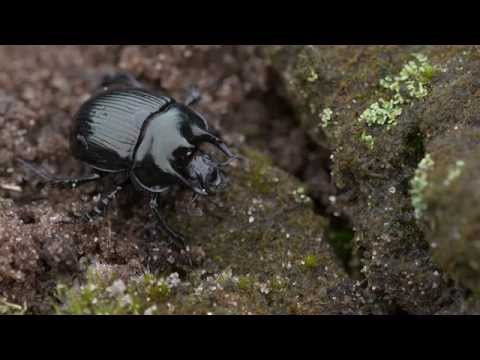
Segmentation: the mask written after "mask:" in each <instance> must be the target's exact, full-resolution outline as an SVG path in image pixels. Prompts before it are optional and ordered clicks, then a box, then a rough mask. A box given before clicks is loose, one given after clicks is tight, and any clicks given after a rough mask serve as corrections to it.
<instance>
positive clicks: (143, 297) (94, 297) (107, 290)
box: [56, 267, 179, 315]
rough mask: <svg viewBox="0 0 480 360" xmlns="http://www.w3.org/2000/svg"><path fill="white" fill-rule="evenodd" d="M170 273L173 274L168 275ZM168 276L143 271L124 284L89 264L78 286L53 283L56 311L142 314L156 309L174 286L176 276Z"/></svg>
mask: <svg viewBox="0 0 480 360" xmlns="http://www.w3.org/2000/svg"><path fill="white" fill-rule="evenodd" d="M172 275H174V276H172ZM172 275H170V277H169V278H164V277H157V276H154V275H152V274H149V273H147V274H144V275H143V276H141V277H140V278H137V279H132V280H131V281H130V282H129V283H128V284H125V283H124V282H123V281H122V280H120V279H118V278H116V275H115V274H109V275H108V276H105V275H101V274H99V273H98V272H97V271H96V270H95V269H94V268H93V267H91V268H90V269H89V270H88V273H87V281H86V283H85V284H84V285H82V286H77V287H75V286H74V287H70V286H67V285H64V284H59V285H58V286H57V297H58V298H59V299H60V300H61V305H59V306H57V307H56V313H57V314H73V315H80V314H94V315H111V314H113V315H114V314H144V313H145V312H147V313H149V312H152V311H153V309H157V308H158V305H159V304H161V303H163V302H165V300H166V299H168V298H169V296H170V295H171V292H172V288H173V287H174V286H175V285H174V284H175V281H179V280H178V276H175V273H174V274H172Z"/></svg>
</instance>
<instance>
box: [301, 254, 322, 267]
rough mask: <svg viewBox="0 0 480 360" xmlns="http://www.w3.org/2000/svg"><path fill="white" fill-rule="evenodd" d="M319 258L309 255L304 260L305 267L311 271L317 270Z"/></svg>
mask: <svg viewBox="0 0 480 360" xmlns="http://www.w3.org/2000/svg"><path fill="white" fill-rule="evenodd" d="M318 264H319V262H318V257H317V256H315V255H307V256H305V258H304V259H303V265H304V266H305V267H306V268H307V269H310V270H313V269H316V268H317V267H318Z"/></svg>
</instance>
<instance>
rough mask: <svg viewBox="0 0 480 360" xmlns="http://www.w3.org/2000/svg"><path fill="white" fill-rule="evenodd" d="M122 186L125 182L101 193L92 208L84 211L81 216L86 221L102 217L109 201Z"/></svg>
mask: <svg viewBox="0 0 480 360" xmlns="http://www.w3.org/2000/svg"><path fill="white" fill-rule="evenodd" d="M124 186H125V183H122V184H121V185H117V186H116V187H115V189H114V190H112V191H110V192H108V193H106V194H104V195H101V196H100V199H99V200H98V201H97V203H96V205H95V207H94V208H93V210H91V211H89V212H88V213H86V214H85V215H84V216H83V218H84V219H85V220H87V221H92V220H94V219H98V218H102V217H104V216H105V214H106V212H107V210H108V207H109V206H110V204H111V202H112V201H113V199H115V197H116V196H117V194H118V193H119V192H120V191H121V190H122V189H123V188H124Z"/></svg>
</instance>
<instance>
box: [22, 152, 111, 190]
mask: <svg viewBox="0 0 480 360" xmlns="http://www.w3.org/2000/svg"><path fill="white" fill-rule="evenodd" d="M18 161H19V162H20V163H21V164H22V165H23V167H24V168H25V169H26V170H27V171H29V172H31V173H33V174H35V175H36V176H39V177H41V178H42V179H43V180H44V181H45V182H46V183H47V184H50V185H54V186H61V187H67V188H71V189H74V188H76V187H77V186H79V185H83V184H86V183H88V182H91V181H96V180H98V179H100V178H101V177H103V176H104V174H99V173H91V174H88V175H84V176H80V177H76V178H63V177H58V176H53V175H50V174H48V173H47V172H46V171H45V169H42V168H40V167H37V166H35V165H33V164H31V163H29V162H28V161H25V160H23V159H18Z"/></svg>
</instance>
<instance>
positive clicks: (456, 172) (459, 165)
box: [444, 160, 465, 186]
mask: <svg viewBox="0 0 480 360" xmlns="http://www.w3.org/2000/svg"><path fill="white" fill-rule="evenodd" d="M464 166H465V161H463V160H457V161H456V162H455V165H454V166H453V167H451V168H450V170H449V171H448V175H447V178H446V179H445V181H444V185H445V186H450V184H451V183H452V182H453V181H454V180H456V179H457V178H458V177H459V176H460V175H461V174H462V169H463V167H464Z"/></svg>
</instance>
